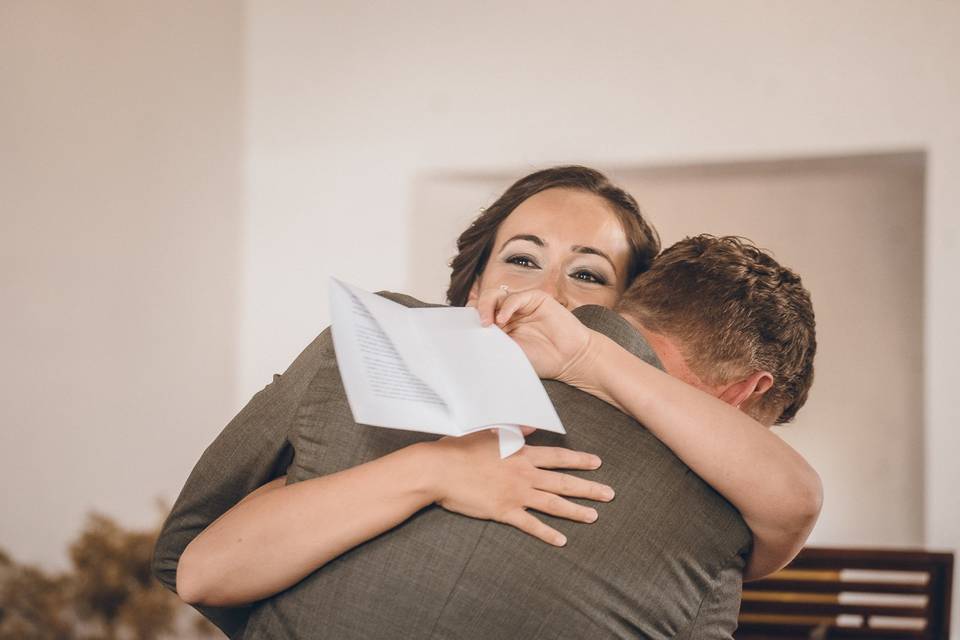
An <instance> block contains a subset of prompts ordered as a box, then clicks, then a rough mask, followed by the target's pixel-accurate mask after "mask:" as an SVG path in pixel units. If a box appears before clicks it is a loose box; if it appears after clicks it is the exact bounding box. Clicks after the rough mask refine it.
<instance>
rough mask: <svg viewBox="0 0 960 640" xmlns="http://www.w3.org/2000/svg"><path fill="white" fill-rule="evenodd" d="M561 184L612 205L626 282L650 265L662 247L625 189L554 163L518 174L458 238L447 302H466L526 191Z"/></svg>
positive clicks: (583, 169)
mask: <svg viewBox="0 0 960 640" xmlns="http://www.w3.org/2000/svg"><path fill="white" fill-rule="evenodd" d="M554 187H565V188H567V189H579V190H581V191H586V192H589V193H593V194H596V195H598V196H600V197H601V198H603V199H605V200H606V201H607V202H609V203H610V205H611V206H612V207H613V210H614V212H615V213H616V214H617V217H618V218H619V219H620V224H621V225H622V226H623V231H624V234H625V235H626V237H627V242H628V243H629V244H630V263H629V264H628V265H627V279H626V285H627V286H629V284H630V282H632V281H633V279H634V278H635V277H636V276H637V275H638V274H640V273H643V272H644V271H646V270H647V269H649V268H650V263H651V261H652V260H653V258H654V256H656V255H657V253H658V252H659V251H660V237H659V236H658V235H657V231H656V230H655V229H654V228H653V227H652V226H650V224H649V223H647V221H646V220H645V219H644V217H643V214H642V213H641V212H640V206H639V205H638V204H637V201H636V200H634V199H633V196H631V195H630V194H629V193H627V192H626V191H624V190H623V189H621V188H620V187H618V186H616V185H614V184H613V183H611V182H610V180H609V179H607V177H606V176H605V175H603V174H602V173H600V172H599V171H595V170H594V169H589V168H587V167H581V166H577V165H571V166H564V167H553V168H551V169H543V170H542V171H537V172H536V173H531V174H530V175H528V176H526V177H523V178H520V179H519V180H517V181H516V182H514V183H513V185H511V187H510V188H509V189H507V190H506V191H504V192H503V195H502V196H500V197H499V198H497V201H496V202H494V203H493V204H492V205H490V206H489V207H487V209H485V210H484V211H483V213H481V214H480V215H479V216H478V217H477V219H476V220H474V221H473V223H472V224H471V225H470V226H469V227H468V228H467V230H466V231H464V232H463V233H462V234H460V237H459V238H458V239H457V251H458V253H457V255H456V256H455V257H454V258H453V260H452V261H451V262H450V267H451V269H452V270H453V271H452V273H451V274H450V288H449V289H447V302H448V303H449V304H450V305H452V306H455V307H462V306H465V305H466V304H467V299H468V297H469V295H470V288H471V287H472V286H473V282H474V280H476V279H477V276H479V275H480V274H481V273H482V272H483V267H484V266H485V265H486V264H487V259H488V258H489V257H490V252H491V251H492V250H493V243H494V240H495V239H496V236H497V229H499V228H500V223H501V222H503V221H504V220H505V219H506V218H507V216H509V215H510V214H511V213H513V210H514V209H516V208H517V207H518V206H519V205H520V203H522V202H523V201H524V200H526V199H527V198H529V197H530V196H532V195H534V194H537V193H540V192H541V191H545V190H546V189H552V188H554Z"/></svg>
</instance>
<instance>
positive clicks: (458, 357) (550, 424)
mask: <svg viewBox="0 0 960 640" xmlns="http://www.w3.org/2000/svg"><path fill="white" fill-rule="evenodd" d="M330 315H331V318H332V321H333V346H334V350H335V351H336V354H337V363H338V365H339V367H340V375H341V377H342V378H343V386H344V388H345V389H346V392H347V400H348V401H349V403H350V409H351V411H353V419H354V420H355V421H356V422H359V423H362V424H367V425H374V426H377V427H388V428H391V429H406V430H410V431H422V432H425V433H437V434H444V435H451V436H462V435H466V434H468V433H473V432H475V431H480V430H481V429H488V428H491V427H496V428H497V430H498V432H499V435H500V456H501V457H503V458H505V457H507V456H509V455H511V454H513V453H515V452H516V451H518V450H519V449H520V447H522V446H523V435H522V434H521V432H520V428H519V426H520V425H526V426H530V427H536V428H537V429H544V430H547V431H553V432H556V433H566V432H565V431H564V429H563V425H562V424H560V418H559V416H557V412H556V410H555V409H554V408H553V403H552V402H550V398H549V397H548V396H547V393H546V391H545V390H544V388H543V384H542V383H541V382H540V379H539V378H538V377H537V374H536V372H535V371H534V369H533V366H532V365H531V364H530V361H529V360H527V357H526V355H525V354H524V353H523V350H522V349H521V348H520V347H519V346H518V345H517V344H516V343H515V342H514V341H513V340H511V339H510V338H509V337H508V336H507V334H505V333H504V332H503V331H501V330H500V328H499V327H497V326H493V325H491V326H489V327H483V326H481V325H480V316H479V315H478V314H477V311H476V309H473V308H470V307H433V308H430V307H428V308H421V309H412V308H409V307H405V306H403V305H401V304H397V303H396V302H393V301H391V300H387V299H386V298H382V297H380V296H378V295H375V294H372V293H368V292H366V291H364V290H362V289H358V288H357V287H354V286H352V285H349V284H347V283H345V282H342V281H340V280H337V279H336V278H331V282H330Z"/></svg>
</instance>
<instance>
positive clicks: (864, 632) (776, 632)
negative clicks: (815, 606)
mask: <svg viewBox="0 0 960 640" xmlns="http://www.w3.org/2000/svg"><path fill="white" fill-rule="evenodd" d="M817 628H818V627H817V625H812V624H811V625H802V624H801V625H796V624H749V623H745V624H742V625H740V627H739V628H738V629H737V633H736V638H737V640H770V638H772V637H774V638H797V639H798V640H799V639H800V638H803V639H804V640H806V639H807V638H810V637H811V636H810V634H811V633H812V632H813V631H814V630H816V629H817ZM829 629H830V630H829V633H828V635H827V637H828V638H830V639H831V640H832V639H833V638H901V639H909V638H929V637H930V636H929V635H928V634H927V633H926V632H924V631H914V630H912V629H870V628H860V627H830V628H829ZM937 640H940V639H939V638H938V639H937Z"/></svg>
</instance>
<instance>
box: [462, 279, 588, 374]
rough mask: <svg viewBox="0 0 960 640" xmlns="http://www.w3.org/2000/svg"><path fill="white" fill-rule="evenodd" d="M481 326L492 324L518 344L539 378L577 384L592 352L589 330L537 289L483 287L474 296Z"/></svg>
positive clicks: (561, 306)
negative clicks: (519, 289) (521, 289)
mask: <svg viewBox="0 0 960 640" xmlns="http://www.w3.org/2000/svg"><path fill="white" fill-rule="evenodd" d="M477 311H478V313H479V314H480V322H481V323H482V324H483V325H484V326H488V325H490V324H493V323H496V324H497V326H499V327H500V328H501V329H503V330H504V332H506V333H507V334H508V335H509V336H510V337H511V338H513V340H514V341H515V342H516V343H517V344H519V345H520V347H521V348H522V349H523V352H524V353H525V354H526V355H527V358H528V359H529V360H530V362H531V363H532V364H533V368H534V369H535V370H536V372H537V375H539V376H540V377H541V378H549V379H552V380H559V381H561V382H566V383H567V384H575V385H577V386H579V383H581V382H584V381H581V380H580V378H581V373H580V372H581V370H585V369H587V368H588V367H589V361H590V360H591V357H592V356H593V354H594V351H595V349H594V336H593V332H592V331H591V330H590V329H588V328H587V327H585V326H584V325H583V324H581V322H580V321H579V320H577V319H576V317H574V315H573V314H572V313H570V312H569V311H568V310H567V309H566V308H565V307H564V306H563V305H561V304H560V303H559V302H557V301H556V300H554V299H553V298H552V297H550V296H549V295H548V294H546V293H544V292H543V291H540V290H538V289H528V290H526V291H519V292H516V293H510V292H508V291H507V290H506V289H487V290H485V291H482V292H481V293H480V296H479V298H478V299H477Z"/></svg>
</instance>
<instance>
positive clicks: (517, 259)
mask: <svg viewBox="0 0 960 640" xmlns="http://www.w3.org/2000/svg"><path fill="white" fill-rule="evenodd" d="M507 262H509V263H510V264H515V265H517V266H518V267H528V268H533V267H536V266H537V263H536V262H534V261H533V259H532V258H530V256H510V257H509V258H507Z"/></svg>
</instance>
